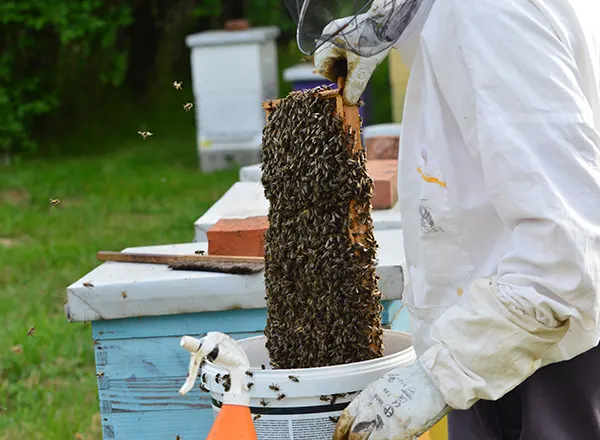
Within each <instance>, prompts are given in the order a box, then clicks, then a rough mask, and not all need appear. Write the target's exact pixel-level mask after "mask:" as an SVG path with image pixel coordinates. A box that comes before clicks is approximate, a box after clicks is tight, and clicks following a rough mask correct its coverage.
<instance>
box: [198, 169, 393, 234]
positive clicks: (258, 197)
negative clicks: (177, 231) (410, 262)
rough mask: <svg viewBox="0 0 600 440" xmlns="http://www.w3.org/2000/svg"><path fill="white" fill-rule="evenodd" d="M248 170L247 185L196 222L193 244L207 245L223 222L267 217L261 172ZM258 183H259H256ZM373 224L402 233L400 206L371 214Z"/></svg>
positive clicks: (378, 228)
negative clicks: (212, 230)
mask: <svg viewBox="0 0 600 440" xmlns="http://www.w3.org/2000/svg"><path fill="white" fill-rule="evenodd" d="M253 167H254V168H252V167H250V168H248V169H247V173H245V174H244V177H245V179H248V180H246V181H242V182H236V183H234V184H233V186H232V187H231V188H229V190H228V191H227V192H226V193H225V194H224V195H223V196H222V197H221V198H220V199H219V200H218V201H217V202H216V203H215V204H214V205H213V206H212V207H211V208H210V209H209V210H208V211H206V212H205V213H204V214H203V215H202V217H200V218H199V219H198V220H196V222H195V224H194V227H195V231H196V233H195V238H194V241H198V242H203V241H206V240H207V238H206V231H208V230H209V229H210V227H211V226H212V225H214V224H215V223H216V222H217V221H219V219H222V218H245V217H252V216H256V215H267V214H268V212H269V202H268V200H267V199H266V198H265V195H264V191H263V187H262V185H261V184H260V182H259V180H260V169H258V170H257V168H256V166H253ZM254 179H256V180H254ZM372 216H373V223H374V227H375V230H376V231H384V230H388V229H400V228H401V227H402V222H401V218H400V204H399V203H396V205H395V206H394V207H393V208H391V209H383V210H374V211H372Z"/></svg>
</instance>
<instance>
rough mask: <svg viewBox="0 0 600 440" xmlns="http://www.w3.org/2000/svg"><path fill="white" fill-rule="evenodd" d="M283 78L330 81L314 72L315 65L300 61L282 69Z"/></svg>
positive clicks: (296, 80)
mask: <svg viewBox="0 0 600 440" xmlns="http://www.w3.org/2000/svg"><path fill="white" fill-rule="evenodd" d="M283 79H284V80H285V81H287V82H291V83H293V82H302V81H324V82H326V83H330V82H331V81H329V80H328V79H327V78H325V77H324V76H323V75H320V74H318V73H316V72H315V66H313V65H312V64H309V63H300V64H296V65H295V66H292V67H288V68H287V69H285V70H284V71H283Z"/></svg>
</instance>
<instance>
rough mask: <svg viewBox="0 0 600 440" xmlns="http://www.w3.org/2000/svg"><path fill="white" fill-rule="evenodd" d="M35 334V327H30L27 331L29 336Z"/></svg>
mask: <svg viewBox="0 0 600 440" xmlns="http://www.w3.org/2000/svg"><path fill="white" fill-rule="evenodd" d="M34 333H35V327H30V328H29V330H27V336H33V334H34Z"/></svg>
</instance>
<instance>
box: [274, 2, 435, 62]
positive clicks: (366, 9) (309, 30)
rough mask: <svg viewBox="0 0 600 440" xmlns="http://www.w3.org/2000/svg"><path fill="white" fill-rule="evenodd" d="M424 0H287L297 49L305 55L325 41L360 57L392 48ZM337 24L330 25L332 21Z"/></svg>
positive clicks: (311, 52) (310, 53) (312, 51)
mask: <svg viewBox="0 0 600 440" xmlns="http://www.w3.org/2000/svg"><path fill="white" fill-rule="evenodd" d="M422 2H423V0H286V4H287V7H288V10H289V11H290V14H291V15H292V18H294V20H295V21H296V23H297V24H298V29H297V41H298V47H299V48H300V50H301V51H302V52H304V53H305V54H307V55H312V54H313V53H314V52H315V50H316V49H317V48H318V47H319V46H321V45H322V44H323V43H325V42H331V43H333V44H334V45H336V46H337V47H339V48H341V49H344V50H347V51H351V52H354V53H355V54H357V55H360V56H363V57H369V56H373V55H376V54H378V53H380V52H382V51H384V50H386V49H388V48H389V47H390V46H392V45H393V44H394V43H395V42H396V41H397V40H398V39H399V38H400V36H401V35H402V33H403V32H404V31H405V29H406V27H407V26H408V24H409V23H410V21H411V20H412V19H413V18H414V16H415V14H416V13H417V11H418V9H419V7H420V5H421V3H422ZM342 18H343V19H345V20H339V21H338V22H336V23H331V22H333V21H334V20H338V19H342Z"/></svg>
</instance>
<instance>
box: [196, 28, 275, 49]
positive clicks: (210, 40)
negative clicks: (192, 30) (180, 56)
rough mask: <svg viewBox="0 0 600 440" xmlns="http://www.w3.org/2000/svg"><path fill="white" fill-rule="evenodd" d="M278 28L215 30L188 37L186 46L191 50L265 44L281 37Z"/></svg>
mask: <svg viewBox="0 0 600 440" xmlns="http://www.w3.org/2000/svg"><path fill="white" fill-rule="evenodd" d="M279 33H280V30H279V28H278V27H277V26H269V27H255V28H250V29H248V30H245V31H228V30H224V29H221V30H215V31H206V32H198V33H197V34H192V35H188V36H187V37H186V39H185V44H186V45H187V47H189V48H194V47H202V46H225V45H228V46H229V45H233V44H251V43H265V42H267V41H269V40H274V39H276V38H277V37H278V36H279Z"/></svg>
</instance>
